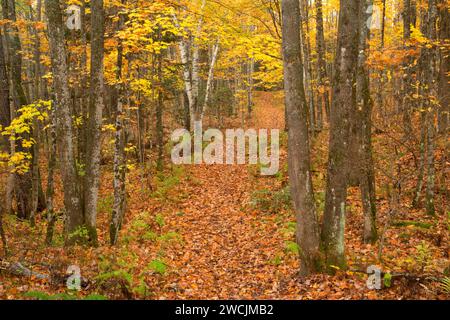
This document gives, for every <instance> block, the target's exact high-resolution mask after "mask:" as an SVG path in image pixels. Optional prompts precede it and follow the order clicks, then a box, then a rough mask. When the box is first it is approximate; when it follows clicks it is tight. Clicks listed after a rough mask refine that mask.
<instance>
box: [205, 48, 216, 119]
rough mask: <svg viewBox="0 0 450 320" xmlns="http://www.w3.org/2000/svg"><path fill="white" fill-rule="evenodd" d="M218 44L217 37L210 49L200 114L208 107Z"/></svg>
mask: <svg viewBox="0 0 450 320" xmlns="http://www.w3.org/2000/svg"><path fill="white" fill-rule="evenodd" d="M219 44H220V41H219V39H217V41H216V43H215V44H214V46H213V49H212V55H211V63H210V65H209V72H208V79H207V80H206V89H205V101H204V102H203V110H202V114H204V113H205V111H206V109H207V107H208V103H209V99H210V96H211V86H212V82H213V80H214V67H215V65H216V62H217V57H218V54H219Z"/></svg>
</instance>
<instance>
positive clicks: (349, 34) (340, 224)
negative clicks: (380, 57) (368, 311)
mask: <svg viewBox="0 0 450 320" xmlns="http://www.w3.org/2000/svg"><path fill="white" fill-rule="evenodd" d="M360 2H361V0H341V2H340V8H341V9H340V13H339V28H338V44H337V52H336V60H335V68H334V70H335V74H334V78H333V102H332V112H331V119H330V120H331V123H330V147H329V159H328V176H327V183H326V196H325V212H324V219H323V229H322V241H323V248H324V252H325V255H326V263H327V265H328V267H330V266H337V267H340V268H342V267H344V266H345V243H344V232H345V214H346V199H347V185H348V173H349V163H348V152H349V150H348V149H349V148H348V146H349V135H350V120H349V119H350V117H351V112H352V111H353V110H355V109H356V97H355V81H356V79H355V78H356V70H357V64H358V44H359V32H358V29H359V22H358V21H359V20H358V16H359V8H360ZM330 271H331V270H330Z"/></svg>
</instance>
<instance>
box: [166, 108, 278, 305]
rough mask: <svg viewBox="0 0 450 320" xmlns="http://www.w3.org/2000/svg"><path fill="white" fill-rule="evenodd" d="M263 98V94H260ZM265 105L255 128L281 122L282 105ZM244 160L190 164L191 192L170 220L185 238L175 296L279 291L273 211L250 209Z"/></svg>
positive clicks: (257, 294)
mask: <svg viewBox="0 0 450 320" xmlns="http://www.w3.org/2000/svg"><path fill="white" fill-rule="evenodd" d="M259 101H261V99H260V100H259ZM270 107H272V108H271V109H272V110H270V111H269V110H267V109H266V110H265V112H264V114H270V115H271V117H270V118H269V121H264V119H263V117H262V116H259V115H258V114H259V112H258V111H259V110H260V109H259V108H257V111H256V112H257V113H258V114H257V119H258V121H257V124H256V126H257V127H259V128H267V129H271V128H280V124H282V116H283V113H282V109H281V108H279V107H278V108H277V107H276V106H270ZM280 119H281V120H280ZM249 168H250V167H249V166H247V165H213V166H207V165H200V166H191V167H190V168H189V172H190V175H191V176H192V178H191V179H190V183H188V184H187V185H186V188H187V189H185V190H183V192H185V193H186V194H188V195H189V197H188V198H187V199H185V200H184V201H183V203H181V204H180V205H179V210H180V211H181V212H179V211H178V212H174V213H173V214H172V215H171V218H170V219H168V223H169V224H170V225H172V226H173V228H177V229H178V230H179V233H180V234H181V235H182V238H183V242H184V245H183V250H181V251H180V252H178V253H177V254H176V255H175V256H174V257H173V261H174V262H175V263H176V264H177V266H178V271H177V273H178V274H177V276H178V277H177V279H176V280H175V281H176V282H175V283H172V284H171V286H173V287H174V288H175V289H176V290H177V291H178V290H179V292H178V294H177V295H176V297H177V298H212V299H215V298H216V299H227V298H231V299H238V298H249V299H250V298H265V297H266V298H268V297H273V296H274V294H276V292H278V291H279V288H278V286H279V283H280V275H279V273H278V271H277V270H278V268H277V267H276V266H274V265H273V264H271V263H270V261H271V259H273V255H274V247H276V246H279V248H280V250H282V248H283V239H282V237H281V235H280V233H279V232H278V230H277V225H276V222H275V221H274V219H276V216H274V215H269V214H266V215H263V216H262V215H261V213H258V212H255V211H253V210H251V206H250V201H251V194H252V190H254V185H255V179H256V178H255V176H254V175H252V173H251V172H250V171H251V170H249Z"/></svg>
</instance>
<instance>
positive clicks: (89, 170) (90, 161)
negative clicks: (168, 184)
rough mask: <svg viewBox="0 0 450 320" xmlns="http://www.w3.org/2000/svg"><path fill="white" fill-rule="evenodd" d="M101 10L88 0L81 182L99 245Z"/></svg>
mask: <svg viewBox="0 0 450 320" xmlns="http://www.w3.org/2000/svg"><path fill="white" fill-rule="evenodd" d="M104 19H105V17H104V11H103V0H92V1H91V79H90V94H89V115H88V124H87V126H88V128H87V130H88V140H87V148H86V162H85V165H86V176H85V185H84V214H85V222H86V227H87V229H88V233H89V241H90V242H91V244H92V245H93V246H97V245H98V239H97V202H98V188H99V183H100V157H101V155H100V153H101V130H102V114H103V109H104V100H103V94H104V76H103V57H104Z"/></svg>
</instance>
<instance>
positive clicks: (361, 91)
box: [353, 0, 378, 243]
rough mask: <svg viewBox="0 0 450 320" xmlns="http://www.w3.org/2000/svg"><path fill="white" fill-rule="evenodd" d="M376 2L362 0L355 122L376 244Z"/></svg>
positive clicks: (367, 217) (370, 238)
mask: <svg viewBox="0 0 450 320" xmlns="http://www.w3.org/2000/svg"><path fill="white" fill-rule="evenodd" d="M372 5H373V0H362V3H361V5H360V10H359V15H360V16H359V25H360V27H359V30H360V35H359V50H358V52H359V56H358V73H357V83H356V101H357V104H358V105H357V106H358V108H357V109H356V110H355V114H356V115H357V123H354V124H353V125H355V126H356V127H357V128H359V132H358V133H357V139H356V140H357V141H358V159H357V162H358V163H359V166H356V167H359V177H358V183H359V186H360V190H361V200H362V205H363V212H364V232H363V241H364V242H365V243H375V241H376V240H377V237H378V236H377V223H376V214H377V208H376V194H375V172H374V164H373V156H372V101H371V99H370V82H369V81H370V80H369V70H368V66H367V56H368V53H369V38H370V30H369V27H368V24H367V21H368V19H369V18H370V17H369V14H368V13H367V11H368V8H369V7H370V6H372Z"/></svg>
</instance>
